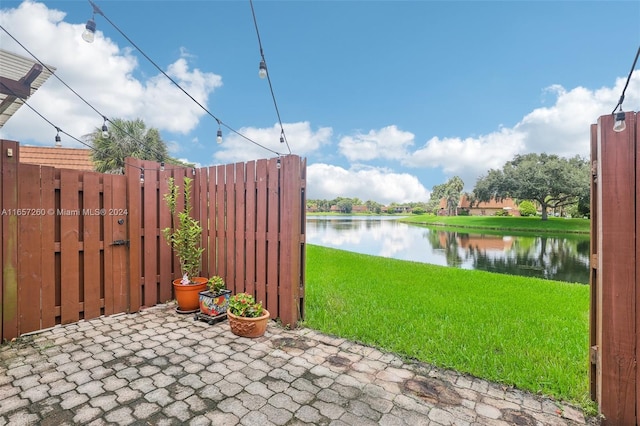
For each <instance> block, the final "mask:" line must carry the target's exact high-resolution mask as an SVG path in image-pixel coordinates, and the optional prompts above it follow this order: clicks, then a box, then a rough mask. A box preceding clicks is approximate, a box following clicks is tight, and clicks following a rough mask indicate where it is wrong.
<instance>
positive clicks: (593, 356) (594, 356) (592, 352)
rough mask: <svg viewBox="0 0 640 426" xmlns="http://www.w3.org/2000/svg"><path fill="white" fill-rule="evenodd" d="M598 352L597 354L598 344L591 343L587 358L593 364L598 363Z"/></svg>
mask: <svg viewBox="0 0 640 426" xmlns="http://www.w3.org/2000/svg"><path fill="white" fill-rule="evenodd" d="M598 354H599V350H598V345H593V346H591V347H590V348H589V360H590V361H591V364H593V365H597V364H598Z"/></svg>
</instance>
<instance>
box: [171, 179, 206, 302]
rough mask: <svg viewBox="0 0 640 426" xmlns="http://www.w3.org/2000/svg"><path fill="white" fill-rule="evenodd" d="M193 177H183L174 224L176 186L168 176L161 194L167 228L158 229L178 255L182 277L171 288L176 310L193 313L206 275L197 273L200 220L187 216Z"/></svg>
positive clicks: (178, 189)
mask: <svg viewBox="0 0 640 426" xmlns="http://www.w3.org/2000/svg"><path fill="white" fill-rule="evenodd" d="M192 183H193V179H191V178H187V177H185V178H184V199H185V202H184V209H183V210H182V211H181V212H178V216H177V219H178V224H177V226H173V225H174V218H175V214H176V204H177V200H178V195H179V191H180V188H179V187H178V185H176V183H175V181H174V179H173V178H172V177H171V178H169V192H168V193H167V194H165V195H164V200H165V201H166V203H167V206H168V207H169V211H170V212H171V224H172V227H171V228H165V229H163V230H162V234H163V235H164V238H165V240H166V241H167V243H168V244H169V246H171V248H172V249H173V251H174V252H175V254H176V256H178V259H180V270H181V272H182V278H178V279H175V280H173V290H174V292H175V296H176V300H177V301H178V309H177V311H178V312H180V313H193V312H197V311H198V305H199V303H198V302H199V300H198V293H200V292H201V291H203V290H204V289H205V288H206V287H207V278H204V277H199V276H198V275H199V273H200V262H201V261H202V252H203V251H204V249H203V248H202V247H200V238H201V236H202V227H201V226H200V223H199V222H198V221H197V220H195V219H194V218H193V217H191V209H192V202H191V186H192Z"/></svg>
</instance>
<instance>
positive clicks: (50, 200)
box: [40, 166, 56, 328]
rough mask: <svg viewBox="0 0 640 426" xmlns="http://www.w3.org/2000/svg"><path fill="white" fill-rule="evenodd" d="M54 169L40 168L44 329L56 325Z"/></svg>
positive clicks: (42, 314) (42, 313) (42, 316)
mask: <svg viewBox="0 0 640 426" xmlns="http://www.w3.org/2000/svg"><path fill="white" fill-rule="evenodd" d="M53 171H54V169H53V167H45V166H42V167H41V168H40V185H41V188H40V199H41V206H42V208H43V209H45V215H44V216H42V218H41V224H42V238H41V241H42V252H41V255H40V259H41V261H42V265H41V271H42V285H41V289H42V298H41V302H40V305H41V307H42V308H41V318H42V328H49V327H53V326H54V325H55V324H56V314H55V305H56V286H55V285H56V279H55V272H56V267H55V257H56V254H55V251H56V241H55V226H56V223H55V221H56V214H55V188H54V186H55V185H54V174H53Z"/></svg>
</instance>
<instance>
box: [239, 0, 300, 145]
mask: <svg viewBox="0 0 640 426" xmlns="http://www.w3.org/2000/svg"><path fill="white" fill-rule="evenodd" d="M249 5H251V15H252V16H253V24H254V26H255V28H256V36H257V37H258V47H259V48H260V58H261V60H260V67H259V71H258V75H259V76H260V78H265V77H266V79H267V81H268V82H269V91H270V92H271V99H272V100H273V106H274V108H275V110H276V115H277V116H278V123H279V124H280V142H282V143H286V145H287V150H288V151H289V154H291V147H290V146H289V142H288V141H287V137H286V136H285V134H284V126H283V125H282V118H281V117H280V110H279V109H278V102H276V95H275V93H274V92H273V85H272V84H271V77H270V75H269V73H268V72H267V60H266V59H265V57H264V50H263V49H262V40H261V39H260V31H259V30H258V20H257V19H256V11H255V10H254V8H253V0H249ZM278 155H281V154H278Z"/></svg>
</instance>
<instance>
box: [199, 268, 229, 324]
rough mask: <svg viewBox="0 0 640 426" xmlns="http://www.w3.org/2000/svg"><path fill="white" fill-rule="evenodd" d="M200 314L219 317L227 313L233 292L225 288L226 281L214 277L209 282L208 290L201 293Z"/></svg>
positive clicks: (216, 276)
mask: <svg viewBox="0 0 640 426" xmlns="http://www.w3.org/2000/svg"><path fill="white" fill-rule="evenodd" d="M199 296H200V312H201V313H203V314H204V315H208V316H211V317H217V316H219V315H224V314H226V313H227V308H228V307H229V296H231V290H227V289H226V288H225V283H224V279H223V278H222V277H220V276H218V275H214V276H213V277H211V278H209V280H208V281H207V290H204V291H201V292H200V293H199Z"/></svg>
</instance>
